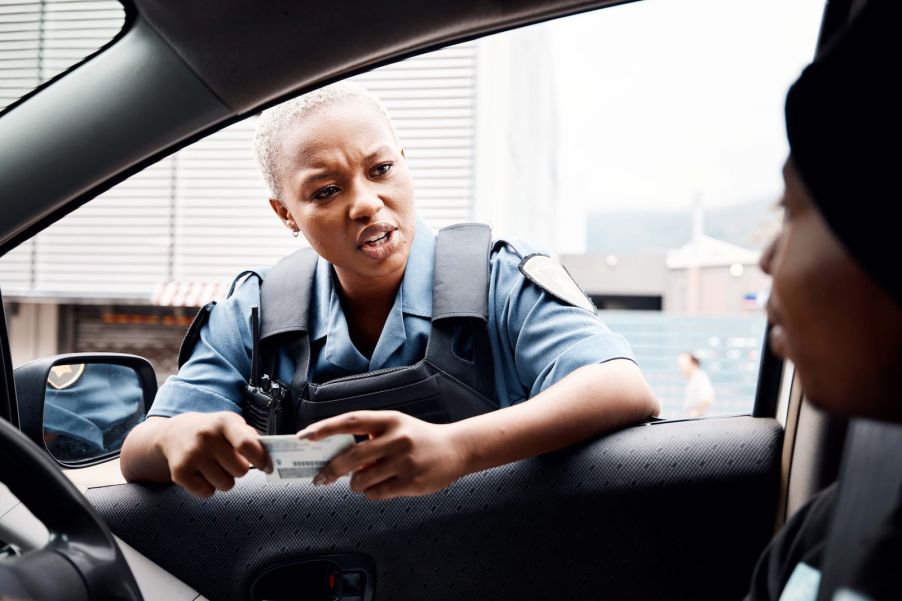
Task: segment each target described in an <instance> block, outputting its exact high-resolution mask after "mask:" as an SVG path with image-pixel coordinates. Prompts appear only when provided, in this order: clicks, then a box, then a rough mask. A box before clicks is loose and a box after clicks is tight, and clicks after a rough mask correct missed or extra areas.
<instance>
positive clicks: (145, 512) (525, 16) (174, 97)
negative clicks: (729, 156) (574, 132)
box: [0, 1, 848, 600]
mask: <svg viewBox="0 0 902 601" xmlns="http://www.w3.org/2000/svg"><path fill="white" fill-rule="evenodd" d="M605 4H609V3H603V2H596V3H572V2H545V3H538V2H536V3H519V4H517V5H496V4H486V3H480V2H475V3H452V2H448V3H444V4H441V3H440V4H436V5H434V6H431V7H429V9H428V10H426V9H424V8H411V7H410V6H408V5H405V4H403V3H398V4H393V3H389V4H387V5H384V6H383V7H381V8H382V10H380V11H371V10H361V9H360V7H357V6H351V5H341V6H322V7H318V8H317V9H316V10H313V9H309V10H308V9H305V10H304V11H301V9H300V8H299V7H297V6H295V5H294V4H293V3H269V4H267V5H265V6H261V5H259V4H255V3H235V4H233V5H231V6H229V7H228V9H224V8H223V7H217V6H213V5H211V4H205V3H202V4H196V5H191V6H183V7H180V9H179V10H178V11H176V10H173V8H172V6H169V5H167V3H157V2H144V1H140V2H136V3H135V5H134V6H133V7H130V13H129V24H128V26H127V28H126V31H125V33H124V34H123V35H122V37H121V39H119V40H118V42H117V43H116V44H114V45H112V46H111V47H110V48H109V49H107V50H106V51H105V52H104V53H102V54H100V55H98V56H97V57H95V58H94V59H92V60H91V61H89V62H87V63H85V64H84V65H83V66H82V67H80V68H78V69H76V70H75V71H73V72H71V73H69V74H68V75H67V76H66V77H63V78H62V79H60V80H59V81H58V82H55V84H54V85H50V86H48V87H47V88H46V89H45V90H42V91H41V93H39V94H36V95H35V96H34V97H33V98H31V99H29V100H27V101H25V102H23V103H21V104H20V105H19V106H17V107H15V108H14V110H13V111H9V112H7V113H6V114H4V115H3V117H2V119H0V131H3V132H4V133H5V134H6V135H7V136H12V135H15V136H16V139H17V140H22V143H21V148H17V149H16V152H13V150H12V149H10V148H9V147H8V146H7V147H6V148H5V149H4V151H3V156H4V157H5V158H8V159H9V160H8V161H7V162H6V164H7V165H11V166H13V167H15V169H13V168H10V167H7V168H6V169H5V170H4V171H3V173H2V177H0V186H2V189H3V190H4V192H7V191H8V194H4V197H7V198H10V197H14V196H15V195H16V193H24V191H28V194H29V198H33V202H32V203H31V204H30V205H28V206H23V205H21V204H14V203H9V202H4V203H2V212H3V216H4V224H5V225H4V228H3V231H2V250H3V252H6V251H7V250H9V249H11V248H13V247H15V246H16V245H17V244H19V243H21V242H23V241H26V240H28V239H29V238H30V237H32V236H34V235H35V234H36V233H37V232H38V231H40V230H41V229H43V228H45V227H47V226H48V225H49V224H51V223H52V222H54V221H56V220H58V219H60V218H62V217H64V216H65V215H66V214H67V213H69V212H71V211H73V210H75V209H76V208H77V207H78V206H80V205H81V204H84V203H85V202H87V201H88V200H90V199H91V198H93V197H94V196H95V195H97V194H98V193H99V192H101V191H103V190H106V189H107V188H110V187H111V186H113V185H114V184H116V183H118V182H119V181H121V180H123V179H124V178H125V177H126V176H128V175H131V174H134V173H137V172H138V171H140V170H141V169H142V168H144V167H146V166H148V165H150V164H151V163H153V162H154V161H156V160H158V159H159V158H161V157H162V156H163V155H165V154H167V153H169V152H171V151H173V150H175V149H177V148H180V147H183V146H185V145H187V144H189V143H190V142H194V141H196V140H198V139H200V138H201V136H202V135H203V134H204V133H208V132H210V131H213V130H215V129H218V128H221V127H224V126H226V125H230V124H232V123H235V122H237V121H238V120H239V119H242V118H245V117H247V116H249V115H250V114H252V113H253V112H254V111H256V110H258V109H259V108H260V107H262V106H265V105H271V104H273V103H274V102H276V101H278V100H280V99H282V98H285V97H287V96H290V95H293V94H294V93H296V92H297V91H299V90H304V89H309V88H312V87H315V86H317V85H319V84H320V83H322V82H325V81H329V80H334V79H337V78H340V77H343V76H345V75H350V74H353V73H356V72H359V71H362V70H364V69H368V68H370V67H374V66H377V65H381V64H385V63H388V62H391V61H394V60H397V59H400V58H404V57H407V56H410V55H413V54H416V53H420V52H422V51H425V50H430V49H434V48H439V47H441V46H445V45H448V44H451V43H454V42H461V41H464V40H467V39H470V38H474V37H476V36H480V35H483V34H486V33H490V32H494V31H500V30H503V29H509V28H511V27H514V26H518V25H526V24H529V23H533V22H537V21H542V20H545V19H549V18H551V17H556V16H560V15H564V14H568V13H574V12H580V11H583V10H587V9H588V8H590V7H593V8H594V7H602V6H604V5H605ZM643 4H646V3H643ZM647 4H649V5H650V7H649V9H653V8H655V3H654V2H650V1H649V2H647ZM590 5H591V6H590ZM836 6H837V8H834V9H833V10H834V11H835V12H834V13H831V14H833V15H841V13H842V10H843V7H838V4H837V5H836ZM628 8H630V7H620V8H611V9H605V10H624V9H628ZM847 9H848V7H847V6H846V7H845V10H846V11H847ZM299 12H302V13H303V14H299ZM604 12H605V11H601V13H599V14H600V16H604ZM211 15H215V18H214V19H211ZM834 19H835V20H836V22H839V21H841V18H840V17H834ZM211 22H215V27H214V26H211ZM247 23H255V24H257V25H256V26H255V27H246V26H245V24H247ZM337 24H338V25H340V28H339V29H340V36H341V37H340V39H341V41H342V42H343V43H341V44H338V45H336V44H335V43H333V42H334V40H333V39H332V36H334V35H335V34H334V33H333V32H334V29H335V26H336V25H337ZM825 26H831V25H830V22H829V21H828V23H827V25H825ZM299 33H302V34H304V35H299ZM226 39H228V42H226V41H225V40H226ZM235 47H241V48H243V52H242V53H240V54H239V55H237V56H234V60H231V61H229V60H222V56H225V55H226V53H227V49H229V48H235ZM286 56H302V57H304V59H303V60H297V61H293V62H292V61H289V63H290V64H286V61H285V58H284V57H286ZM529 67H530V66H529V65H527V68H529ZM473 77H476V75H474V76H473ZM439 87H440V86H439ZM72 98H75V99H76V100H74V101H73V100H70V99H72ZM65 102H68V104H65V106H67V107H68V110H69V113H68V116H67V117H66V119H65V121H66V122H65V123H62V122H60V123H59V124H58V125H59V128H58V129H57V130H55V136H56V139H55V141H56V142H57V143H55V144H51V143H50V141H51V137H50V134H49V133H48V132H45V131H43V130H42V131H39V132H38V133H37V134H36V135H34V136H31V137H27V136H24V132H25V131H27V129H26V128H28V127H29V124H32V125H33V124H34V123H35V122H36V121H35V120H37V119H40V118H42V117H41V116H42V115H46V114H54V115H56V114H58V112H59V109H60V107H61V106H64V103H65ZM4 128H5V129H4ZM98 131H99V132H100V133H99V134H98V133H96V132H98ZM86 136H87V138H86ZM4 139H12V138H10V137H4ZM86 139H89V140H91V141H92V144H91V145H87V146H84V147H83V146H82V145H83V144H84V141H85V140H86ZM100 142H104V143H102V144H101V143H100ZM78 148H87V150H84V149H83V150H82V153H81V154H80V155H77V156H74V151H75V150H76V149H78ZM73 156H74V158H73ZM63 157H69V160H68V161H61V158H63ZM49 165H55V166H56V167H55V169H56V170H55V171H54V173H56V174H57V175H58V177H56V178H53V179H52V181H44V179H45V178H42V174H43V173H46V170H47V168H48V166H49ZM474 178H475V176H474ZM36 182H42V185H41V186H37V185H36ZM473 185H474V186H476V185H480V184H478V183H476V182H475V179H474V183H473ZM89 206H90V205H89ZM438 213H439V209H436V214H438ZM608 256H611V255H608ZM677 258H679V257H677ZM606 261H607V262H606V263H605V264H606V265H607V267H610V268H613V266H612V265H611V264H610V263H611V261H610V260H607V259H606ZM614 264H615V265H617V260H616V259H615V260H614ZM574 265H576V264H575V263H574ZM593 266H594V268H595V269H600V268H601V265H600V264H597V263H595V264H593ZM729 267H730V268H732V265H730V266H729ZM572 269H574V270H575V267H573V268H572ZM734 277H735V276H734ZM637 296H641V295H637ZM646 296H647V295H646ZM597 302H598V303H599V304H601V303H603V302H612V301H611V297H601V296H599V297H598V299H597ZM618 302H626V301H624V300H623V298H622V297H619V300H618ZM602 314H603V317H604V313H602ZM611 320H612V321H614V322H616V320H617V316H615V315H613V314H612V315H611V316H610V320H609V321H611ZM643 323H645V324H646V325H645V326H644V327H645V328H646V329H649V328H651V329H654V328H660V327H662V326H661V325H660V322H656V321H654V320H647V323H646V322H643ZM649 324H650V325H649ZM696 325H697V324H696V323H695V322H693V325H692V326H687V327H690V328H691V327H696ZM640 330H641V328H638V326H637V332H638V333H637V337H638V335H639V334H640V333H641V332H640ZM0 333H2V334H3V345H4V347H5V348H6V352H5V353H4V357H5V358H6V361H5V363H6V365H5V366H4V370H5V376H6V381H7V382H8V383H9V382H10V381H11V380H10V377H9V374H10V370H11V364H10V361H9V357H10V353H9V346H8V340H7V336H6V332H5V331H4V332H0ZM704 336H705V338H706V339H711V338H712V337H716V338H718V339H720V338H723V339H724V340H726V339H727V338H728V336H727V335H717V333H716V332H715V334H710V333H709V332H707V331H706V332H704ZM746 338H747V337H746ZM634 344H635V343H634ZM656 344H658V343H657V342H654V343H652V345H656ZM718 344H720V343H718ZM724 344H725V343H724ZM754 344H755V347H754V351H749V352H755V353H757V354H755V358H756V360H757V361H758V362H759V363H760V367H759V368H758V369H756V370H755V373H754V374H753V380H754V384H753V386H752V390H753V394H752V396H749V397H748V398H746V399H745V401H746V408H745V410H740V413H744V414H743V415H735V414H734V415H714V416H711V417H708V418H706V419H681V418H678V417H677V416H676V414H674V415H673V418H672V419H664V420H661V421H653V422H651V423H648V424H642V425H638V426H635V427H631V428H627V429H624V430H622V431H620V432H616V433H613V434H610V435H607V436H604V437H601V438H599V439H597V440H592V441H589V442H587V443H585V444H583V445H579V446H577V447H574V448H571V449H567V450H564V451H560V452H557V453H552V454H549V455H546V456H542V457H537V458H533V459H529V460H525V461H520V462H517V463H514V464H511V465H507V466H502V467H499V468H495V469H491V470H487V471H485V472H481V473H477V474H472V475H470V476H467V477H465V478H463V479H461V480H460V481H458V482H456V483H455V484H453V485H452V486H451V487H449V488H448V489H446V490H444V491H442V492H440V493H437V494H435V495H431V496H427V497H420V498H409V499H396V500H392V501H386V502H378V503H376V502H370V501H367V500H366V499H365V498H362V497H360V496H358V495H356V494H354V493H352V492H351V491H350V490H349V488H348V486H347V483H346V482H339V483H337V484H335V485H333V486H330V487H326V488H317V487H313V486H312V485H310V484H306V483H298V482H290V481H289V482H273V481H267V480H266V479H265V477H264V476H263V475H262V474H259V473H256V472H252V473H251V474H249V475H248V476H247V477H245V478H243V479H241V480H240V481H239V482H238V484H237V486H236V487H235V488H234V489H233V490H232V491H229V492H228V493H227V494H217V495H215V496H214V497H213V498H211V499H207V500H199V499H196V498H193V497H191V496H190V495H189V494H187V493H186V492H184V491H183V490H181V489H179V488H177V487H174V486H158V485H145V484H123V483H109V484H106V485H98V486H92V487H90V488H89V489H88V490H87V493H86V496H87V497H88V499H89V500H90V501H91V503H92V504H93V505H94V506H95V508H96V509H97V511H98V512H99V513H100V515H101V516H102V517H103V518H104V520H105V521H106V522H107V524H108V525H109V527H110V528H111V530H112V531H113V532H114V533H115V534H116V535H117V536H118V537H119V538H120V539H121V540H122V541H124V542H126V543H127V544H128V545H129V546H130V547H132V548H133V549H135V550H137V552H139V553H140V554H141V555H143V556H144V557H145V558H147V559H149V560H150V561H151V562H153V563H154V564H156V565H157V566H159V567H160V568H162V569H163V570H165V571H166V572H168V573H169V574H171V575H173V576H175V577H176V578H178V579H179V580H181V581H183V582H184V583H187V584H188V585H189V586H190V587H192V588H193V589H195V590H196V591H198V592H199V593H201V594H203V595H204V596H205V597H207V598H209V599H247V598H254V599H264V598H265V599H287V598H296V597H297V596H303V598H309V599H338V598H341V599H360V600H363V599H398V600H400V599H485V600H489V599H507V598H517V599H569V598H611V599H649V600H651V599H728V598H740V597H741V596H742V595H743V593H744V591H745V590H746V588H747V584H748V580H749V577H750V574H751V570H752V567H753V565H754V561H755V558H756V557H757V556H758V554H759V553H760V551H761V550H762V549H763V547H764V545H765V544H766V542H767V540H768V539H769V538H770V536H771V534H772V532H773V530H774V525H775V523H776V522H777V521H778V519H777V518H778V513H779V512H780V511H781V506H782V501H781V499H782V498H783V497H784V495H785V482H784V481H783V479H781V476H782V475H785V474H783V473H782V469H783V467H784V466H782V465H781V459H782V458H783V457H784V456H785V449H784V445H783V442H784V440H783V438H784V427H783V425H782V423H781V421H780V420H778V419H777V417H778V410H777V406H778V401H780V399H781V395H783V400H785V398H786V397H788V395H789V384H790V382H789V381H784V380H783V377H782V376H783V371H784V369H783V365H782V364H781V363H780V362H779V361H777V360H776V359H775V358H774V357H773V356H772V355H770V354H769V353H768V352H767V350H766V347H765V346H764V344H763V336H761V334H760V333H759V334H758V338H757V339H756V341H755V343H754ZM733 350H735V349H733ZM652 362H653V359H652ZM641 363H642V362H641V361H640V364H641ZM674 386H676V387H677V388H680V386H679V385H676V384H675V385H674ZM4 395H5V399H4V401H5V402H4V404H3V417H4V418H6V419H8V420H10V421H11V422H13V423H14V424H15V423H17V417H16V416H17V405H16V402H15V397H14V393H13V391H12V388H11V385H9V386H6V387H5V388H4ZM664 417H665V418H667V417H669V416H668V415H667V414H666V413H665V415H664ZM145 595H146V592H145ZM146 596H147V595H146Z"/></svg>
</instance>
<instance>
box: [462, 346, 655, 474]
mask: <svg viewBox="0 0 902 601" xmlns="http://www.w3.org/2000/svg"><path fill="white" fill-rule="evenodd" d="M659 410H660V406H659V403H658V400H657V399H656V398H655V396H654V394H653V393H652V391H651V388H649V386H648V383H647V382H646V381H645V378H644V376H643V375H642V372H641V371H640V370H639V368H638V367H637V366H636V364H635V363H633V362H631V361H627V360H625V359H622V360H620V359H618V360H614V361H608V362H606V363H600V364H595V365H587V366H584V367H581V368H579V369H577V370H576V371H574V372H572V373H571V374H569V375H567V376H566V377H565V378H563V379H562V380H561V381H560V382H557V383H556V384H554V385H553V386H551V387H550V388H548V389H547V390H545V391H543V392H542V393H541V394H539V395H537V396H536V397H534V398H532V399H530V400H528V401H525V402H523V403H520V404H518V405H514V406H512V407H507V408H504V409H501V410H498V411H494V412H492V413H487V414H483V415H479V416H477V417H472V418H470V419H467V420H463V421H460V422H457V423H455V424H451V425H450V426H449V427H451V428H453V429H454V435H455V438H456V439H457V441H458V444H460V445H461V449H462V450H463V455H464V457H465V463H466V467H465V469H466V473H471V472H476V471H480V470H484V469H488V468H490V467H495V466H498V465H503V464H505V463H510V462H512V461H517V460H519V459H524V458H527V457H533V456H535V455H541V454H542V453H548V452H551V451H555V450H558V449H562V448H564V447H567V446H569V445H572V444H575V443H578V442H581V441H583V440H586V439H588V438H591V437H593V436H596V435H598V434H601V433H603V432H608V431H611V430H616V429H618V428H622V427H624V426H628V425H630V424H634V423H638V422H641V421H642V420H645V419H647V418H648V417H649V416H651V415H657V413H658V411H659Z"/></svg>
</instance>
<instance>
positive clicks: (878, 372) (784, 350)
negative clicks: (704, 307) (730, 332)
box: [761, 161, 902, 420]
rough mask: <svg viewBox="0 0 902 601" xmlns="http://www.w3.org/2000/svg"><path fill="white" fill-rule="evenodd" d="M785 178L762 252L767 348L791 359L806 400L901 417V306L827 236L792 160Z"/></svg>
mask: <svg viewBox="0 0 902 601" xmlns="http://www.w3.org/2000/svg"><path fill="white" fill-rule="evenodd" d="M784 178H785V180H786V188H785V192H784V196H783V204H784V205H785V209H786V213H785V218H784V223H783V228H782V230H781V231H780V233H779V235H778V236H777V237H776V238H775V239H774V241H773V242H771V244H770V246H769V247H768V248H767V250H765V252H764V254H763V255H762V258H761V268H762V269H763V270H764V271H765V272H767V273H769V274H770V275H772V276H773V285H772V290H771V294H770V298H769V299H768V302H767V315H768V319H769V320H770V322H771V323H772V324H773V329H772V332H771V337H770V345H771V348H772V349H773V350H774V352H775V353H776V354H778V355H780V356H782V357H786V358H788V359H791V360H792V361H793V363H795V365H796V368H797V369H798V373H799V378H800V379H801V381H802V387H803V389H804V390H805V392H806V394H807V395H808V398H810V399H811V401H812V402H813V403H815V404H817V405H819V406H821V407H823V408H825V409H828V410H830V411H832V412H835V413H839V414H846V415H862V416H869V417H876V418H888V419H896V420H900V419H902V403H900V401H899V399H900V392H902V390H900V384H899V382H900V381H902V380H900V378H899V377H898V374H897V373H896V372H897V371H898V366H899V364H900V359H902V310H900V308H899V307H898V305H896V303H895V301H894V300H893V299H892V298H891V297H890V296H889V294H887V293H886V292H884V291H883V290H882V289H881V288H879V287H878V286H877V284H876V283H875V282H874V281H873V280H872V279H871V278H870V277H869V276H868V275H867V274H866V273H865V272H864V271H863V270H862V269H861V268H860V267H859V266H858V264H857V263H856V262H854V261H853V260H852V259H851V257H850V256H849V255H848V253H847V252H846V250H845V247H843V246H842V244H841V243H840V242H839V241H838V240H837V238H836V237H835V236H834V235H833V232H832V230H831V229H830V228H829V226H828V225H827V223H826V222H825V221H824V219H823V217H822V216H821V214H820V211H819V210H818V209H817V207H816V205H814V203H813V201H812V200H811V197H810V196H809V193H808V191H807V189H806V188H805V186H804V183H803V182H802V181H801V179H800V178H799V176H798V174H797V172H796V170H795V168H794V167H793V165H792V162H791V161H789V162H787V164H786V167H785V169H784ZM851 200H852V199H850V201H851Z"/></svg>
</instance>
